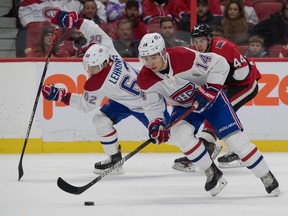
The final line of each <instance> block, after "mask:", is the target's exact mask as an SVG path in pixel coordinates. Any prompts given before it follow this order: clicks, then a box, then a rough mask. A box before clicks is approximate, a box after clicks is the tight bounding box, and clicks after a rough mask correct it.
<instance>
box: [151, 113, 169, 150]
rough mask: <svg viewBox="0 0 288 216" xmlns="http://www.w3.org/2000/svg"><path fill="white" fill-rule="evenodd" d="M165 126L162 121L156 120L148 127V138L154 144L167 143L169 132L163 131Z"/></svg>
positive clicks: (160, 119)
mask: <svg viewBox="0 0 288 216" xmlns="http://www.w3.org/2000/svg"><path fill="white" fill-rule="evenodd" d="M165 127H166V124H165V121H164V119H162V118H159V119H156V120H154V121H152V122H150V124H149V125H148V130H149V137H150V138H152V139H154V141H153V143H154V144H161V143H163V142H167V141H168V140H169V138H170V134H169V131H168V130H166V129H165Z"/></svg>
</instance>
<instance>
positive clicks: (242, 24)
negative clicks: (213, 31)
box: [221, 0, 249, 45]
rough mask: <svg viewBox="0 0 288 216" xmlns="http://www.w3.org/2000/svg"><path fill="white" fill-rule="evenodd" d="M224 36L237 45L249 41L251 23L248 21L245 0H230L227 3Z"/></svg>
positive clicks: (224, 17)
mask: <svg viewBox="0 0 288 216" xmlns="http://www.w3.org/2000/svg"><path fill="white" fill-rule="evenodd" d="M221 23H222V26H223V32H224V37H225V38H226V39H227V40H229V41H231V42H233V43H235V44H236V45H241V44H246V43H247V42H248V36H249V35H248V34H249V25H248V23H247V21H246V16H245V11H244V6H243V2H241V1H239V0H230V1H228V2H227V4H226V5H225V9H224V15H223V19H222V21H221Z"/></svg>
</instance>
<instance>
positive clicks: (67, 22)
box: [51, 10, 78, 28]
mask: <svg viewBox="0 0 288 216" xmlns="http://www.w3.org/2000/svg"><path fill="white" fill-rule="evenodd" d="M77 21H78V14H77V13H76V12H75V11H72V12H66V11H61V10H57V12H56V14H55V16H54V17H53V18H52V19H51V23H53V24H55V25H58V26H59V27H64V28H73V27H76V25H77Z"/></svg>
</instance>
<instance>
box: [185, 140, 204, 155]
mask: <svg viewBox="0 0 288 216" xmlns="http://www.w3.org/2000/svg"><path fill="white" fill-rule="evenodd" d="M200 145H201V140H199V142H198V143H197V144H196V145H195V146H194V147H193V148H192V149H190V150H189V151H187V152H184V154H185V155H190V154H192V153H193V152H194V151H195V150H196V149H197V148H199V146H200Z"/></svg>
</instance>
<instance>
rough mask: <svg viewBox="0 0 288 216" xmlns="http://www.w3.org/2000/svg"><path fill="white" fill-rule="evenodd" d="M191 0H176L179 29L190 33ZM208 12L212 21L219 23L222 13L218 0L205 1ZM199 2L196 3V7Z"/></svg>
mask: <svg viewBox="0 0 288 216" xmlns="http://www.w3.org/2000/svg"><path fill="white" fill-rule="evenodd" d="M190 2H191V0H177V11H178V14H179V19H180V27H181V29H183V30H185V31H189V32H190V13H191V11H190V10H191V9H190V8H191V5H190ZM207 2H208V3H207V4H208V10H209V12H210V13H211V15H212V16H213V19H214V20H216V21H217V22H220V20H221V19H222V11H221V7H220V4H219V2H218V0H209V1H208V0H207ZM198 4H199V1H197V5H198Z"/></svg>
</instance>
